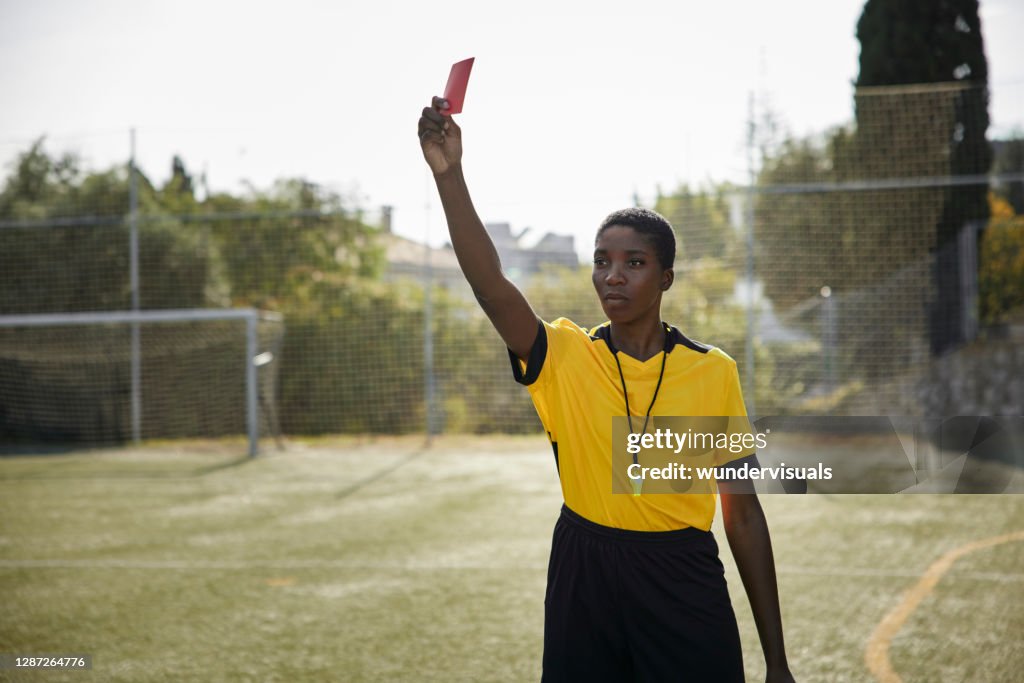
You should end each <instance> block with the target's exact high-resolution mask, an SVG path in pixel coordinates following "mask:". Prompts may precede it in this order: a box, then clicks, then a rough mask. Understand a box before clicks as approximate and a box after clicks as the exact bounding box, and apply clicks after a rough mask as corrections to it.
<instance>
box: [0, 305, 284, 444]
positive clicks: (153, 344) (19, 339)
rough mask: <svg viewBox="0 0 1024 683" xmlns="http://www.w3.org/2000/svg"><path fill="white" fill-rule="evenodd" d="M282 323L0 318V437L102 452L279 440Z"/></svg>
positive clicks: (184, 317) (181, 314)
mask: <svg viewBox="0 0 1024 683" xmlns="http://www.w3.org/2000/svg"><path fill="white" fill-rule="evenodd" d="M283 330H284V326H283V322H282V318H281V316H280V315H277V314H271V313H265V312H263V313H261V312H259V311H256V310H252V309H226V310H210V309H196V310H163V311H139V312H131V311H121V312H90V313H75V314H40V315H18V316H13V315H8V316H0V439H2V440H3V441H4V442H19V443H25V442H32V443H35V442H39V443H45V442H67V443H71V442H73V443H75V444H77V445H83V444H85V445H101V444H110V443H119V442H125V441H129V440H132V439H170V438H186V437H222V436H228V435H245V436H247V437H248V439H249V450H250V453H252V454H255V452H256V450H257V448H258V440H259V437H260V435H261V434H262V435H275V436H276V435H277V432H278V428H277V411H276V405H277V384H278V382H277V374H278V366H279V362H278V361H277V359H278V358H279V356H280V347H281V343H282V340H283Z"/></svg>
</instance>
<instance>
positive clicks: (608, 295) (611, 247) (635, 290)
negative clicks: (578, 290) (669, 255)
mask: <svg viewBox="0 0 1024 683" xmlns="http://www.w3.org/2000/svg"><path fill="white" fill-rule="evenodd" d="M672 278H673V272H672V269H671V268H670V269H668V270H664V269H662V267H661V263H660V262H659V261H658V255H657V253H656V252H655V251H654V246H653V245H652V244H651V243H650V241H648V240H647V239H646V238H644V236H643V235H641V234H640V233H638V232H637V231H636V230H634V229H633V228H630V227H626V226H622V225H612V226H609V227H608V228H605V230H604V231H603V232H602V233H601V234H600V235H599V236H598V238H597V242H596V244H595V245H594V272H593V275H592V279H593V282H594V289H595V290H596V291H597V296H598V298H599V299H600V300H601V307H602V308H603V309H604V313H605V315H607V316H608V319H609V320H610V321H612V322H619V323H625V322H631V321H633V320H637V319H639V318H641V317H643V316H644V314H646V313H648V312H650V311H651V310H652V309H654V311H655V312H660V307H661V294H662V292H664V291H665V290H667V289H668V288H669V287H671V286H672ZM659 314H660V313H659Z"/></svg>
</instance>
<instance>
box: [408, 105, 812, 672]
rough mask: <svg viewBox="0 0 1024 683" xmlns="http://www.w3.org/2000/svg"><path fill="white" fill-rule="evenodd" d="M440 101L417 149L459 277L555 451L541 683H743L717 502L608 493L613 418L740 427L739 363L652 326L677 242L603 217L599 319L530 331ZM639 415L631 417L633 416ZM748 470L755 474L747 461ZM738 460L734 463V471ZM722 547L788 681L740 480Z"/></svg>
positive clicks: (639, 217) (532, 324)
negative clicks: (699, 418)
mask: <svg viewBox="0 0 1024 683" xmlns="http://www.w3.org/2000/svg"><path fill="white" fill-rule="evenodd" d="M446 105H447V103H446V102H445V101H444V100H443V99H441V98H437V97H435V98H434V99H433V102H432V106H430V107H426V108H424V109H423V113H422V116H421V117H420V120H419V131H418V132H419V138H420V146H421V148H422V151H423V156H424V158H425V159H426V161H427V164H428V165H429V166H430V169H431V171H433V173H434V179H435V181H436V184H437V189H438V192H439V193H440V196H441V203H442V205H443V207H444V212H445V216H446V217H447V220H448V230H449V233H450V235H451V241H452V246H453V248H454V249H455V254H456V256H457V257H458V260H459V265H460V267H461V268H462V272H463V273H464V274H465V276H466V279H467V280H468V281H469V284H470V286H471V287H472V288H473V293H474V294H475V295H476V298H477V300H478V301H479V302H480V305H481V306H482V307H483V310H484V312H485V313H486V314H487V316H488V317H489V318H490V320H491V322H492V323H493V325H494V327H495V329H497V331H498V334H500V335H501V338H502V339H503V340H504V342H505V344H506V345H507V346H508V349H509V355H510V358H511V361H512V371H513V375H514V376H515V378H516V380H517V381H519V382H520V383H521V384H524V385H526V386H527V388H528V389H529V391H530V395H531V397H532V398H533V402H534V406H535V407H536V408H537V413H538V415H539V416H540V418H541V421H542V422H543V424H544V427H545V429H546V430H547V432H548V435H549V437H550V439H551V442H552V446H553V448H554V450H555V459H556V465H557V467H558V474H559V480H560V482H561V486H562V494H563V497H564V500H565V505H564V506H563V508H562V513H561V516H560V517H559V520H558V522H557V523H556V525H555V532H554V537H553V540H552V548H551V559H550V563H549V566H548V585H547V592H546V596H545V600H544V604H545V617H544V661H543V681H546V682H554V681H572V682H576V681H580V682H586V683H590V682H592V681H616V682H620V681H696V682H700V683H704V682H712V683H718V682H727V681H742V680H743V679H744V675H743V659H742V652H741V648H740V640H739V632H738V629H737V626H736V617H735V615H734V613H733V610H732V605H731V602H730V600H729V594H728V590H727V587H726V583H725V578H724V575H723V569H722V564H721V562H720V560H719V559H718V547H717V545H716V543H715V540H714V537H713V536H712V534H711V532H710V527H711V520H712V517H713V515H714V510H715V496H714V495H713V494H685V495H684V494H679V495H647V496H645V495H614V494H613V493H612V487H611V485H610V483H611V480H612V479H611V477H612V463H611V457H610V455H608V454H609V453H610V450H611V449H610V447H609V446H610V439H611V431H612V428H611V422H612V420H611V419H610V418H612V417H613V416H616V415H626V416H629V418H628V419H629V431H630V433H631V434H632V433H634V432H636V433H646V431H647V426H648V420H649V418H650V416H651V415H652V414H653V415H679V416H684V415H687V416H694V415H709V416H730V415H745V414H746V410H745V408H744V406H743V399H742V396H741V394H740V390H739V376H738V374H737V372H736V364H735V362H734V361H733V360H732V359H731V358H729V357H728V356H727V355H726V354H725V353H723V352H722V351H720V350H718V349H716V348H714V347H710V346H705V345H703V344H700V343H697V342H694V341H692V340H690V339H688V338H687V337H686V336H685V335H683V334H682V333H681V332H680V331H679V330H678V329H676V328H675V327H672V326H671V325H667V324H665V323H664V322H662V320H661V297H662V294H663V293H664V292H665V291H667V290H668V289H669V288H670V287H671V286H672V281H673V277H674V273H673V270H672V264H673V261H674V259H675V237H674V235H673V231H672V228H671V226H670V225H669V224H668V222H667V221H666V220H665V219H664V218H662V217H661V216H659V215H658V214H656V213H654V212H653V211H647V210H644V209H626V210H624V211H618V212H615V213H613V214H612V215H610V216H609V217H608V218H607V219H605V221H604V222H603V223H602V225H601V226H600V228H599V230H598V233H597V238H596V240H595V251H594V270H593V282H594V288H595V290H596V292H597V295H598V297H599V298H600V300H601V306H602V308H603V309H604V311H605V314H606V315H607V316H608V320H609V322H608V323H605V324H604V325H601V326H598V327H597V328H594V329H593V330H590V331H587V330H584V329H582V328H580V327H579V326H577V325H576V324H575V323H573V322H571V321H568V320H565V319H562V318H559V319H558V320H555V321H554V322H552V323H547V322H544V321H541V320H540V319H539V318H538V317H537V315H536V313H534V311H533V309H532V308H531V307H530V304H529V303H528V302H527V301H526V299H525V298H524V297H523V295H522V293H521V292H520V291H519V290H518V289H517V288H516V287H515V285H513V284H512V282H510V281H509V280H508V279H507V278H506V277H505V275H504V273H503V272H502V270H501V263H500V262H499V260H498V254H497V251H496V250H495V248H494V244H493V243H492V242H491V239H490V237H489V236H488V234H487V232H486V231H485V229H484V227H483V224H482V223H481V221H480V218H479V217H478V216H477V214H476V210H475V209H474V208H473V203H472V200H471V199H470V196H469V190H468V189H467V186H466V181H465V178H464V176H463V173H462V165H461V160H462V133H461V130H460V129H459V126H458V125H457V124H456V123H455V122H454V121H453V120H452V118H451V117H450V116H445V115H443V114H442V113H441V112H442V111H443V110H444V109H446V108H447V106H446ZM633 416H636V417H633ZM747 460H748V461H749V462H751V463H754V464H756V463H755V461H754V456H753V455H752V454H751V455H749V456H747ZM735 462H737V463H742V462H743V460H739V461H735ZM719 491H720V493H721V500H722V514H723V521H724V525H725V531H726V536H727V537H728V540H729V546H730V548H731V549H732V553H733V556H734V557H735V560H736V565H737V567H738V569H739V572H740V577H741V578H742V580H743V585H744V587H745V588H746V591H747V596H748V598H749V600H750V605H751V609H752V611H753V614H754V621H755V622H756V624H757V629H758V633H759V635H760V639H761V645H762V648H763V650H764V654H765V661H766V664H767V677H766V680H767V681H772V682H776V681H780V682H785V681H792V680H793V677H792V675H791V674H790V672H789V666H788V663H787V661H786V652H785V647H784V644H783V636H782V618H781V615H780V611H779V600H778V589H777V586H776V579H775V565H774V559H773V557H772V549H771V540H770V539H769V535H768V527H767V524H766V523H765V519H764V514H763V512H762V510H761V506H760V503H759V502H758V499H757V496H756V495H755V494H754V489H753V487H752V486H751V485H750V483H749V482H743V483H739V482H719Z"/></svg>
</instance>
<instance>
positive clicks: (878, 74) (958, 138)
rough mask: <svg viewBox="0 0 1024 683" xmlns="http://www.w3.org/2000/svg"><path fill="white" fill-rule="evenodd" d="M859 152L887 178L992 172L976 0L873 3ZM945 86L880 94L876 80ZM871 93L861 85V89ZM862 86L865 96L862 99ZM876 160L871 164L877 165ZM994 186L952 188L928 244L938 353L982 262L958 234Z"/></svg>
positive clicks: (980, 213)
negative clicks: (966, 280) (967, 252)
mask: <svg viewBox="0 0 1024 683" xmlns="http://www.w3.org/2000/svg"><path fill="white" fill-rule="evenodd" d="M857 38H858V40H860V44H861V54H860V74H859V76H858V78H857V82H856V85H857V87H858V89H862V90H861V91H860V93H858V97H857V127H858V137H860V138H861V143H862V144H861V145H860V148H861V149H862V150H863V152H862V159H863V160H864V161H865V162H866V164H865V165H866V166H867V167H868V168H869V169H870V172H871V173H872V174H878V173H879V172H884V174H885V175H888V176H904V177H908V176H909V177H912V176H920V175H976V174H984V173H987V172H988V170H989V167H990V165H991V163H992V151H991V148H990V146H989V144H988V141H987V140H986V138H985V132H986V130H987V128H988V123H989V118H988V87H987V86H988V64H987V61H986V59H985V51H984V44H983V40H982V34H981V20H980V18H979V16H978V2H977V0H868V1H867V2H866V3H865V5H864V11H863V13H862V14H861V17H860V21H859V22H858V23H857ZM921 84H943V85H936V86H935V87H933V88H931V89H928V88H925V89H919V90H914V89H905V90H902V91H899V92H901V93H903V94H894V95H891V96H883V95H882V94H880V93H884V91H881V90H875V89H874V88H877V87H878V86H908V85H921ZM868 88H870V89H872V90H870V91H869V90H864V89H868ZM861 93H864V95H863V96H862V94H861ZM872 162H874V163H872ZM987 192H988V186H987V185H984V184H979V185H968V186H958V187H950V188H947V189H946V190H945V191H944V192H943V205H942V207H941V210H940V211H938V212H937V213H938V216H937V220H935V222H934V229H933V230H930V232H931V234H930V235H929V236H928V237H927V242H928V243H929V244H930V245H932V246H933V248H934V258H935V266H936V267H935V281H934V288H935V291H934V297H933V302H934V303H933V308H932V311H931V313H930V316H929V318H930V322H929V334H930V339H931V347H932V350H933V351H934V352H936V353H938V352H941V351H944V350H946V349H948V348H951V347H953V346H955V345H956V344H958V343H959V342H961V341H963V339H962V328H961V315H962V310H963V308H962V307H963V304H964V301H963V293H962V292H961V282H962V280H963V278H962V277H961V270H962V269H963V268H970V267H976V264H975V265H973V266H972V264H970V263H968V262H967V260H966V259H965V258H964V256H963V255H962V254H961V252H960V250H959V248H958V246H957V241H956V237H957V234H958V233H959V232H960V230H961V229H962V228H963V227H964V226H965V225H967V224H969V223H972V222H983V221H985V220H986V219H987V218H988V211H989V210H988V201H987Z"/></svg>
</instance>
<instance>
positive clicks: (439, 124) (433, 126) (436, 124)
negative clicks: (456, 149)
mask: <svg viewBox="0 0 1024 683" xmlns="http://www.w3.org/2000/svg"><path fill="white" fill-rule="evenodd" d="M431 105H432V106H430V107H424V108H423V112H422V114H421V116H420V121H419V126H418V128H417V135H419V138H420V141H421V142H427V141H434V142H438V143H443V142H444V136H445V134H446V133H449V134H454V135H461V129H460V128H459V126H458V124H456V123H455V121H454V120H452V117H450V116H445V115H443V114H441V113H440V111H438V110H439V109H440V108H443V107H446V106H447V105H448V101H447V100H445V99H444V98H443V97H435V98H433V99H432V100H431Z"/></svg>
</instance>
